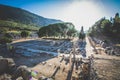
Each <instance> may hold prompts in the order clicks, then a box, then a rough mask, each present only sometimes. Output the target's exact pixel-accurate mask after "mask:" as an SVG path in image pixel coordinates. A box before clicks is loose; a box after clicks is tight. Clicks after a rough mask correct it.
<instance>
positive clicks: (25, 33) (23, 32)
mask: <svg viewBox="0 0 120 80" xmlns="http://www.w3.org/2000/svg"><path fill="white" fill-rule="evenodd" d="M21 36H22V37H23V38H26V37H28V36H29V32H28V31H22V32H21Z"/></svg>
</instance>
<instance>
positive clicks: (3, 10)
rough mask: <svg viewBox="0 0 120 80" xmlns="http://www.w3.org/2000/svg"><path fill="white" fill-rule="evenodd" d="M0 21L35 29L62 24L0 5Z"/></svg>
mask: <svg viewBox="0 0 120 80" xmlns="http://www.w3.org/2000/svg"><path fill="white" fill-rule="evenodd" d="M0 20H2V21H9V22H13V23H14V22H15V23H19V24H24V25H29V26H35V27H41V26H46V25H49V24H54V23H60V22H62V21H60V20H55V19H48V18H44V17H42V16H38V15H36V14H34V13H31V12H28V11H26V10H23V9H20V8H15V7H11V6H6V5H0ZM2 26H3V25H2ZM29 26H28V27H29Z"/></svg>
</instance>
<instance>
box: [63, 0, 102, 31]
mask: <svg viewBox="0 0 120 80" xmlns="http://www.w3.org/2000/svg"><path fill="white" fill-rule="evenodd" d="M62 16H63V19H64V20H65V21H69V22H73V24H74V25H75V28H76V29H77V30H80V28H81V26H84V29H85V30H88V29H89V27H91V26H92V25H93V24H94V23H95V21H97V20H98V19H100V18H101V17H102V16H103V14H102V11H101V10H100V9H99V7H98V6H97V5H96V4H95V3H94V2H91V1H86V0H85V1H74V2H73V3H71V4H70V5H69V6H67V7H66V8H64V10H63V14H62Z"/></svg>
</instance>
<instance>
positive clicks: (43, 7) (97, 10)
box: [2, 0, 120, 30]
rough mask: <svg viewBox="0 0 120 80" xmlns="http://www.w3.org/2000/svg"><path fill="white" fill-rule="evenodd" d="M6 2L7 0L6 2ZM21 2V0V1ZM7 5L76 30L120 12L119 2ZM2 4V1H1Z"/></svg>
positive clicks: (59, 0)
mask: <svg viewBox="0 0 120 80" xmlns="http://www.w3.org/2000/svg"><path fill="white" fill-rule="evenodd" d="M7 1H8V0H7ZM22 1H23V0H22ZM22 1H21V2H20V4H19V6H18V4H17V3H14V4H12V2H11V3H10V2H9V3H8V2H7V3H6V4H7V5H12V6H15V7H16V6H17V7H20V8H23V9H25V10H28V11H30V12H32V13H35V14H38V15H40V16H43V17H46V18H52V19H59V20H62V21H64V22H72V23H73V24H74V25H75V28H76V29H77V30H80V28H81V26H83V27H84V29H85V30H88V29H89V27H91V26H92V25H93V24H94V23H95V22H96V21H97V20H99V19H100V18H102V17H107V18H109V17H113V16H114V14H115V13H117V12H120V8H119V7H118V5H119V4H120V1H119V0H38V1H37V0H36V1H34V0H30V1H29V0H28V1H27V0H26V1H25V2H22ZM2 2H4V1H2Z"/></svg>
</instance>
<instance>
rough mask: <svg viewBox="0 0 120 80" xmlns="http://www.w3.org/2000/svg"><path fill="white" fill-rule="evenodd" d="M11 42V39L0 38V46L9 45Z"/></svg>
mask: <svg viewBox="0 0 120 80" xmlns="http://www.w3.org/2000/svg"><path fill="white" fill-rule="evenodd" d="M11 42H12V38H8V37H2V38H0V44H6V43H11Z"/></svg>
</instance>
